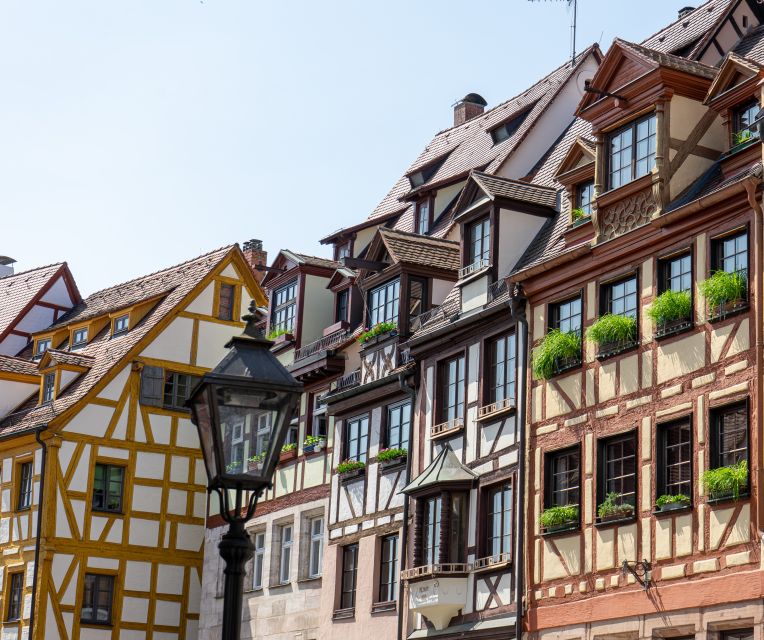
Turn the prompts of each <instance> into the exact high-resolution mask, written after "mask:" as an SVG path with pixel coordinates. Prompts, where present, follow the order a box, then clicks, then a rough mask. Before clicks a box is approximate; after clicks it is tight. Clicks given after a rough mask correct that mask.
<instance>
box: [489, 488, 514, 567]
mask: <svg viewBox="0 0 764 640" xmlns="http://www.w3.org/2000/svg"><path fill="white" fill-rule="evenodd" d="M486 552H487V553H486V555H488V556H492V557H495V556H498V555H500V554H502V553H511V552H512V484H511V483H510V482H504V483H502V484H501V485H499V486H498V487H494V488H491V489H489V491H488V538H487V540H486Z"/></svg>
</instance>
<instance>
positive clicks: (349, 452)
mask: <svg viewBox="0 0 764 640" xmlns="http://www.w3.org/2000/svg"><path fill="white" fill-rule="evenodd" d="M368 444H369V416H358V417H357V418H351V419H350V420H348V421H347V426H346V427H345V459H346V460H358V461H359V462H366V449H367V448H368Z"/></svg>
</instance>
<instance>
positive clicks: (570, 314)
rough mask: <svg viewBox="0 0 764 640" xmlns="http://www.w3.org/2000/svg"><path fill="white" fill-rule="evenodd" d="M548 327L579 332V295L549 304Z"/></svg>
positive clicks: (567, 331) (564, 331)
mask: <svg viewBox="0 0 764 640" xmlns="http://www.w3.org/2000/svg"><path fill="white" fill-rule="evenodd" d="M550 307H551V308H550V309H549V316H550V318H549V320H550V321H549V328H550V329H559V330H560V331H562V332H563V333H571V332H575V333H581V296H576V297H575V298H571V299H570V300H565V301H564V302H557V303H556V304H552V305H550Z"/></svg>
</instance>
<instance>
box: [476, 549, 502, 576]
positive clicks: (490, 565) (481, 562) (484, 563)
mask: <svg viewBox="0 0 764 640" xmlns="http://www.w3.org/2000/svg"><path fill="white" fill-rule="evenodd" d="M510 562H511V560H510V556H509V554H508V553H500V554H499V555H497V556H487V557H485V558H478V559H477V560H475V562H474V563H473V565H472V571H473V573H484V572H487V571H494V570H495V569H505V568H506V567H508V566H509V564H510Z"/></svg>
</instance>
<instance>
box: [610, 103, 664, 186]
mask: <svg viewBox="0 0 764 640" xmlns="http://www.w3.org/2000/svg"><path fill="white" fill-rule="evenodd" d="M651 119H652V120H653V121H654V122H655V134H654V136H650V133H649V131H650V124H649V121H650V120H651ZM643 122H648V125H647V126H648V137H647V138H646V139H647V140H649V139H650V138H651V137H653V140H654V141H655V144H656V147H655V149H654V150H653V153H652V156H653V163H652V165H651V166H649V167H648V169H647V172H645V173H643V174H642V175H637V163H638V162H639V161H640V159H639V158H638V157H637V146H638V145H637V143H638V142H639V141H638V140H637V128H638V126H639V125H640V124H642V123H643ZM629 130H630V131H631V153H630V160H629V163H630V165H631V171H630V175H631V177H630V178H629V179H628V180H625V181H624V182H621V183H620V184H618V185H617V186H613V151H612V143H613V139H614V138H615V137H617V136H620V135H622V134H623V133H625V132H626V131H629ZM657 139H658V120H657V117H656V113H655V111H651V112H650V113H647V114H645V115H643V116H640V117H639V118H635V119H634V120H632V121H631V122H628V123H626V124H625V125H623V126H621V127H618V128H617V129H614V130H613V131H610V132H608V134H607V140H606V145H607V146H606V153H607V155H606V157H605V163H606V171H605V175H606V177H607V185H608V191H612V190H614V189H619V188H620V187H623V186H626V185H627V184H631V183H632V182H634V181H635V180H639V179H640V178H644V177H645V176H648V175H650V172H651V171H652V169H653V167H654V166H655V156H656V155H657ZM648 148H649V142H648ZM650 155H651V154H649V153H648V154H647V156H646V158H649V157H650ZM622 169H623V166H621V167H620V169H619V171H620V170H622Z"/></svg>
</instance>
